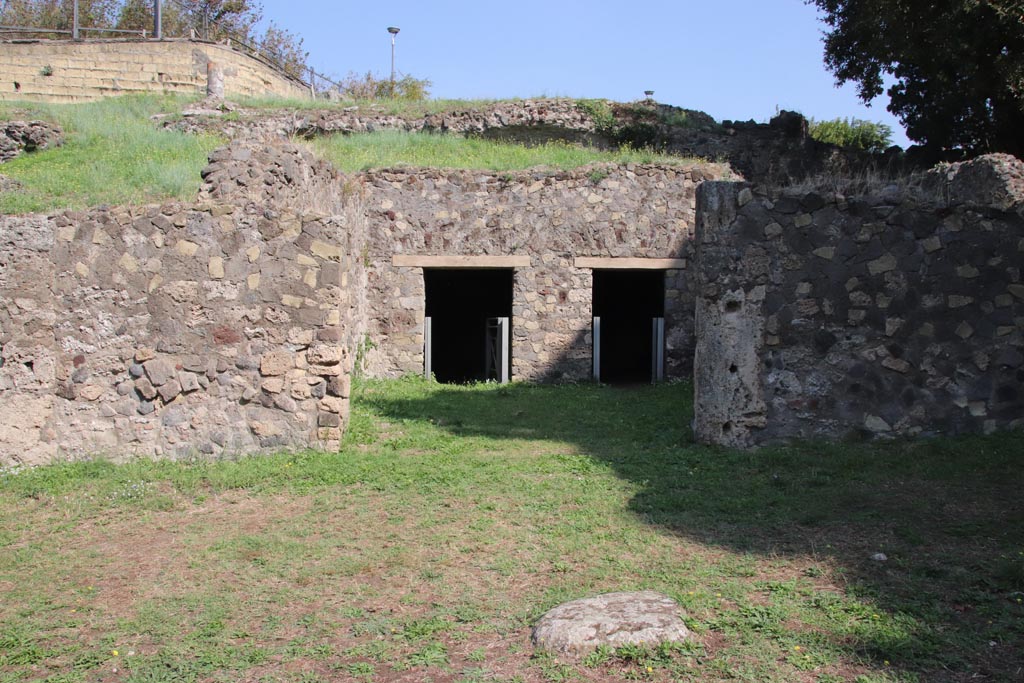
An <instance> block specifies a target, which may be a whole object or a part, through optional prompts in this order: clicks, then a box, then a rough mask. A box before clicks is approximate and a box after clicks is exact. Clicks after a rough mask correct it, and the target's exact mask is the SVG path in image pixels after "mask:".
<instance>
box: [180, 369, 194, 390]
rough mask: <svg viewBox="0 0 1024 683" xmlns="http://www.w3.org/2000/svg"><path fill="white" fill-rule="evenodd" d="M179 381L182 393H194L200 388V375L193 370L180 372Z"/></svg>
mask: <svg viewBox="0 0 1024 683" xmlns="http://www.w3.org/2000/svg"><path fill="white" fill-rule="evenodd" d="M178 383H179V384H181V391H182V393H186V394H189V393H192V392H193V391H198V389H199V377H198V376H196V375H194V374H193V373H191V372H179V373H178Z"/></svg>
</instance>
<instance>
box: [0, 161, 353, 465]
mask: <svg viewBox="0 0 1024 683" xmlns="http://www.w3.org/2000/svg"><path fill="white" fill-rule="evenodd" d="M301 160H302V155H301V154H300V153H297V152H296V151H295V150H292V149H286V148H282V149H276V148H272V147H267V148H260V149H255V150H252V149H250V150H245V149H240V148H232V149H228V150H222V151H219V152H217V153H215V155H214V162H213V164H211V168H208V169H207V171H205V172H204V174H205V175H206V176H207V179H208V181H209V182H208V184H207V187H206V189H205V190H204V193H205V194H206V195H207V196H209V195H213V194H219V195H220V197H219V201H218V202H217V203H204V202H200V203H199V204H197V205H193V206H185V205H182V204H177V203H172V204H165V205H162V206H150V207H141V208H113V209H96V210H92V211H88V212H63V213H59V214H56V215H51V216H32V217H3V218H2V219H0V412H2V413H3V414H4V415H5V416H8V419H5V420H4V421H3V424H2V426H0V465H10V464H15V463H26V464H35V463H42V462H48V461H52V460H54V459H60V458H76V457H83V456H93V455H100V456H106V457H111V458H114V459H121V458H126V457H130V456H138V455H143V456H161V457H175V458H181V457H189V456H192V455H199V454H201V455H217V454H236V453H254V452H259V451H267V450H279V449H282V448H298V447H308V446H311V445H317V446H322V447H326V448H336V447H337V445H338V442H339V439H340V437H341V432H342V430H343V428H344V424H345V419H346V416H347V411H348V396H349V377H350V372H351V368H352V363H353V356H354V351H353V350H354V344H355V342H354V340H356V339H360V338H362V326H363V320H362V316H364V315H365V310H364V308H363V307H362V304H361V301H360V299H359V297H358V296H353V295H352V293H351V291H350V288H349V287H348V284H349V283H350V281H351V280H350V278H356V279H357V280H358V278H360V277H362V274H361V269H360V268H359V267H358V265H357V264H358V261H354V260H353V259H352V258H351V256H350V254H351V252H352V250H356V251H358V250H359V249H360V248H361V239H362V237H361V235H362V233H361V226H362V223H361V222H360V221H361V220H362V208H361V207H360V206H359V205H358V203H357V202H356V201H354V200H353V201H350V202H349V205H348V206H345V207H342V210H341V211H339V212H338V213H334V214H317V213H309V212H304V211H302V210H300V209H297V208H288V206H289V205H282V204H275V203H272V202H266V201H257V200H256V199H255V197H256V196H258V194H259V193H256V192H255V191H254V190H253V188H254V186H256V185H258V186H259V189H260V193H264V192H265V193H267V194H269V195H274V194H275V193H276V194H280V195H281V196H289V195H290V194H296V193H301V192H305V191H307V190H301V191H300V190H299V188H298V185H297V184H296V183H295V182H293V181H296V180H297V179H298V178H300V177H306V178H308V179H310V181H311V184H312V186H315V185H316V182H318V181H319V182H322V183H323V186H324V187H328V186H329V185H330V180H331V175H330V174H329V172H328V171H327V170H325V169H323V168H319V167H316V166H310V165H308V164H307V165H303V164H301V163H300V161H301ZM293 164H294V167H293ZM283 168H293V170H294V171H295V174H294V175H291V176H290V177H291V178H292V180H291V181H289V179H288V177H289V176H288V175H287V174H285V173H283V172H278V173H274V172H273V170H274V169H278V171H280V169H283ZM325 173H327V175H326V176H325V175H324V174H325ZM257 181H258V182H257ZM232 185H233V186H234V187H235V188H237V190H238V191H236V192H229V191H228V188H229V187H231V186H232ZM325 201H328V200H325ZM329 201H335V200H334V199H330V200H329Z"/></svg>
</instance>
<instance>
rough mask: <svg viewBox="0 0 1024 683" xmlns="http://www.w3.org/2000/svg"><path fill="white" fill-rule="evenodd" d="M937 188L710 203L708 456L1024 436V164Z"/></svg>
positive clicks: (728, 187)
mask: <svg viewBox="0 0 1024 683" xmlns="http://www.w3.org/2000/svg"><path fill="white" fill-rule="evenodd" d="M931 181H932V182H931V184H930V186H929V187H925V188H922V189H921V191H920V192H917V193H914V192H909V193H908V192H904V191H902V190H901V189H900V188H898V187H895V186H892V187H889V188H885V189H884V190H883V191H882V192H881V193H879V194H875V195H870V196H864V197H857V198H854V197H843V196H838V195H835V194H823V193H818V192H810V193H807V192H783V193H781V194H773V195H771V196H769V195H767V194H764V193H761V192H758V191H755V190H754V189H753V188H751V187H749V186H746V185H741V184H727V183H706V184H704V185H702V186H701V187H700V188H699V190H698V207H699V208H698V224H697V236H696V239H697V257H696V261H697V287H698V289H699V296H698V298H697V306H696V315H697V352H696V359H695V367H696V372H695V380H696V427H697V429H696V431H697V436H698V438H699V439H700V440H701V441H704V442H706V443H716V444H723V445H729V446H751V445H756V444H762V443H770V442H775V441H781V440H786V439H790V438H795V437H800V438H805V437H824V438H837V437H844V436H895V435H918V434H940V433H941V434H957V433H961V432H982V431H984V432H989V431H992V430H995V429H1002V428H1016V427H1020V426H1022V425H1024V280H1022V277H1024V164H1022V163H1021V162H1020V161H1018V160H1016V159H1013V157H1007V156H1005V155H1004V156H993V157H983V158H981V159H978V160H976V161H973V162H968V163H966V164H961V165H958V166H954V167H950V168H949V169H946V170H943V171H941V172H938V173H935V174H933V176H932V179H931ZM915 194H916V195H917V196H916V197H915Z"/></svg>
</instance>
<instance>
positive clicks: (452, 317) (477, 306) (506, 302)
mask: <svg viewBox="0 0 1024 683" xmlns="http://www.w3.org/2000/svg"><path fill="white" fill-rule="evenodd" d="M512 275H513V271H512V269H510V268H492V269H470V268H457V269H443V268H424V269H423V283H424V285H425V288H426V298H427V301H426V315H427V318H428V320H429V324H430V339H429V348H428V349H426V351H427V352H429V358H428V359H427V362H428V363H429V366H428V367H429V368H430V370H431V371H432V372H433V374H434V377H435V378H436V379H437V381H438V382H445V383H448V384H461V383H465V382H482V381H486V380H498V379H500V375H501V369H500V367H497V363H498V362H499V360H498V358H499V357H500V354H496V348H498V347H500V339H498V338H497V336H496V335H497V334H498V332H497V329H496V326H495V319H496V318H508V319H509V321H511V319H512ZM500 362H501V363H503V364H504V365H505V366H506V367H505V371H506V376H507V375H508V374H510V373H511V367H512V365H511V363H512V359H511V354H505V357H504V358H503V359H500Z"/></svg>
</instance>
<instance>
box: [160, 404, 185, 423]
mask: <svg viewBox="0 0 1024 683" xmlns="http://www.w3.org/2000/svg"><path fill="white" fill-rule="evenodd" d="M188 416H189V414H188V412H187V411H186V410H185V409H184V408H179V407H171V408H168V409H167V410H165V411H164V413H163V415H161V416H160V423H161V424H163V426H164V427H177V426H179V425H183V424H185V423H186V422H188Z"/></svg>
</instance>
